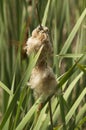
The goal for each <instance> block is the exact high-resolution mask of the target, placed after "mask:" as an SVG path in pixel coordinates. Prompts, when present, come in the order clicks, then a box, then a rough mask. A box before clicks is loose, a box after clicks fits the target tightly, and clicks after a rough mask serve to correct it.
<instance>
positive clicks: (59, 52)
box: [0, 0, 86, 130]
mask: <svg viewBox="0 0 86 130" xmlns="http://www.w3.org/2000/svg"><path fill="white" fill-rule="evenodd" d="M36 3H37V5H38V9H39V16H40V19H41V24H42V25H44V26H47V27H48V28H49V31H50V38H51V42H52V45H53V49H54V54H53V56H52V59H51V62H52V68H53V71H54V73H55V75H56V77H57V81H58V86H57V95H56V96H55V97H53V99H52V100H53V102H52V103H51V107H52V111H53V113H52V118H53V129H54V130H60V129H62V130H85V129H86V0H38V1H37V0H0V122H1V125H0V130H2V129H3V130H32V129H33V130H50V129H51V130H52V128H51V125H50V123H49V122H50V118H49V110H48V104H46V105H45V106H44V107H43V109H42V111H41V112H40V115H39V117H38V118H37V121H36V122H35V118H36V114H35V111H36V109H37V104H36V103H34V100H33V94H32V91H31V90H30V89H29V87H27V81H28V80H29V77H30V73H31V71H32V68H33V67H34V65H35V64H36V61H37V59H38V56H39V53H38V54H37V55H36V56H35V57H34V56H33V55H31V56H29V57H27V56H26V54H25V52H24V50H23V47H24V46H25V43H26V41H27V38H28V37H29V36H30V35H31V32H32V31H33V29H34V28H36V27H37V26H38V25H39V20H38V16H37V11H36ZM58 88H59V89H60V91H64V94H58Z"/></svg>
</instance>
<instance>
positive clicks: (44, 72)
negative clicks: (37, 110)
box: [30, 66, 57, 98]
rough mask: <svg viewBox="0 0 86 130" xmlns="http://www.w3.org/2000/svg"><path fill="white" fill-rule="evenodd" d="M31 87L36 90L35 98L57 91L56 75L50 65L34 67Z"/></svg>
mask: <svg viewBox="0 0 86 130" xmlns="http://www.w3.org/2000/svg"><path fill="white" fill-rule="evenodd" d="M30 85H31V89H33V90H34V96H35V98H38V97H39V96H40V95H43V96H44V97H45V98H47V97H48V96H50V95H51V94H53V93H55V91H56V85H57V81H56V77H55V75H54V73H53V71H52V69H51V68H50V67H49V66H41V67H39V66H36V67H35V68H33V70H32V73H31V78H30Z"/></svg>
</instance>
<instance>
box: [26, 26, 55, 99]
mask: <svg viewBox="0 0 86 130" xmlns="http://www.w3.org/2000/svg"><path fill="white" fill-rule="evenodd" d="M41 46H43V49H42V51H41V54H40V56H39V59H38V61H37V64H36V66H35V67H34V68H33V70H32V73H31V77H30V81H29V83H30V86H31V89H33V91H34V97H35V99H37V98H38V97H39V96H41V95H42V96H43V100H44V99H46V98H47V97H48V96H50V95H52V94H53V93H55V91H56V85H57V81H56V77H55V75H54V73H53V71H52V68H51V67H49V63H48V59H50V55H51V54H52V50H53V49H52V45H51V42H50V38H49V30H48V28H47V27H43V26H41V27H40V26H38V27H37V28H36V29H34V30H33V32H32V36H31V37H30V38H28V40H27V42H26V47H25V50H26V53H27V55H30V54H31V53H32V52H35V53H37V52H38V51H39V49H40V47H41Z"/></svg>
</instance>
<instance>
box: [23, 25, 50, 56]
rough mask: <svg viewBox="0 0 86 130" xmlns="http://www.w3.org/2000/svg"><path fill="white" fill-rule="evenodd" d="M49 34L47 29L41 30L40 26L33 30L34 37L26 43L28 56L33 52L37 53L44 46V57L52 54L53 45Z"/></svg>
mask: <svg viewBox="0 0 86 130" xmlns="http://www.w3.org/2000/svg"><path fill="white" fill-rule="evenodd" d="M42 27H43V26H42ZM48 33H49V30H48V28H47V27H43V29H41V28H40V26H38V27H37V28H36V29H34V30H33V32H32V36H31V37H30V38H28V40H27V42H26V47H25V49H26V53H27V55H30V54H31V53H32V52H35V53H37V52H38V50H39V49H40V47H41V46H44V47H43V50H42V54H43V55H45V54H46V55H49V54H51V53H52V45H51V42H50V38H49V34H48Z"/></svg>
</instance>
